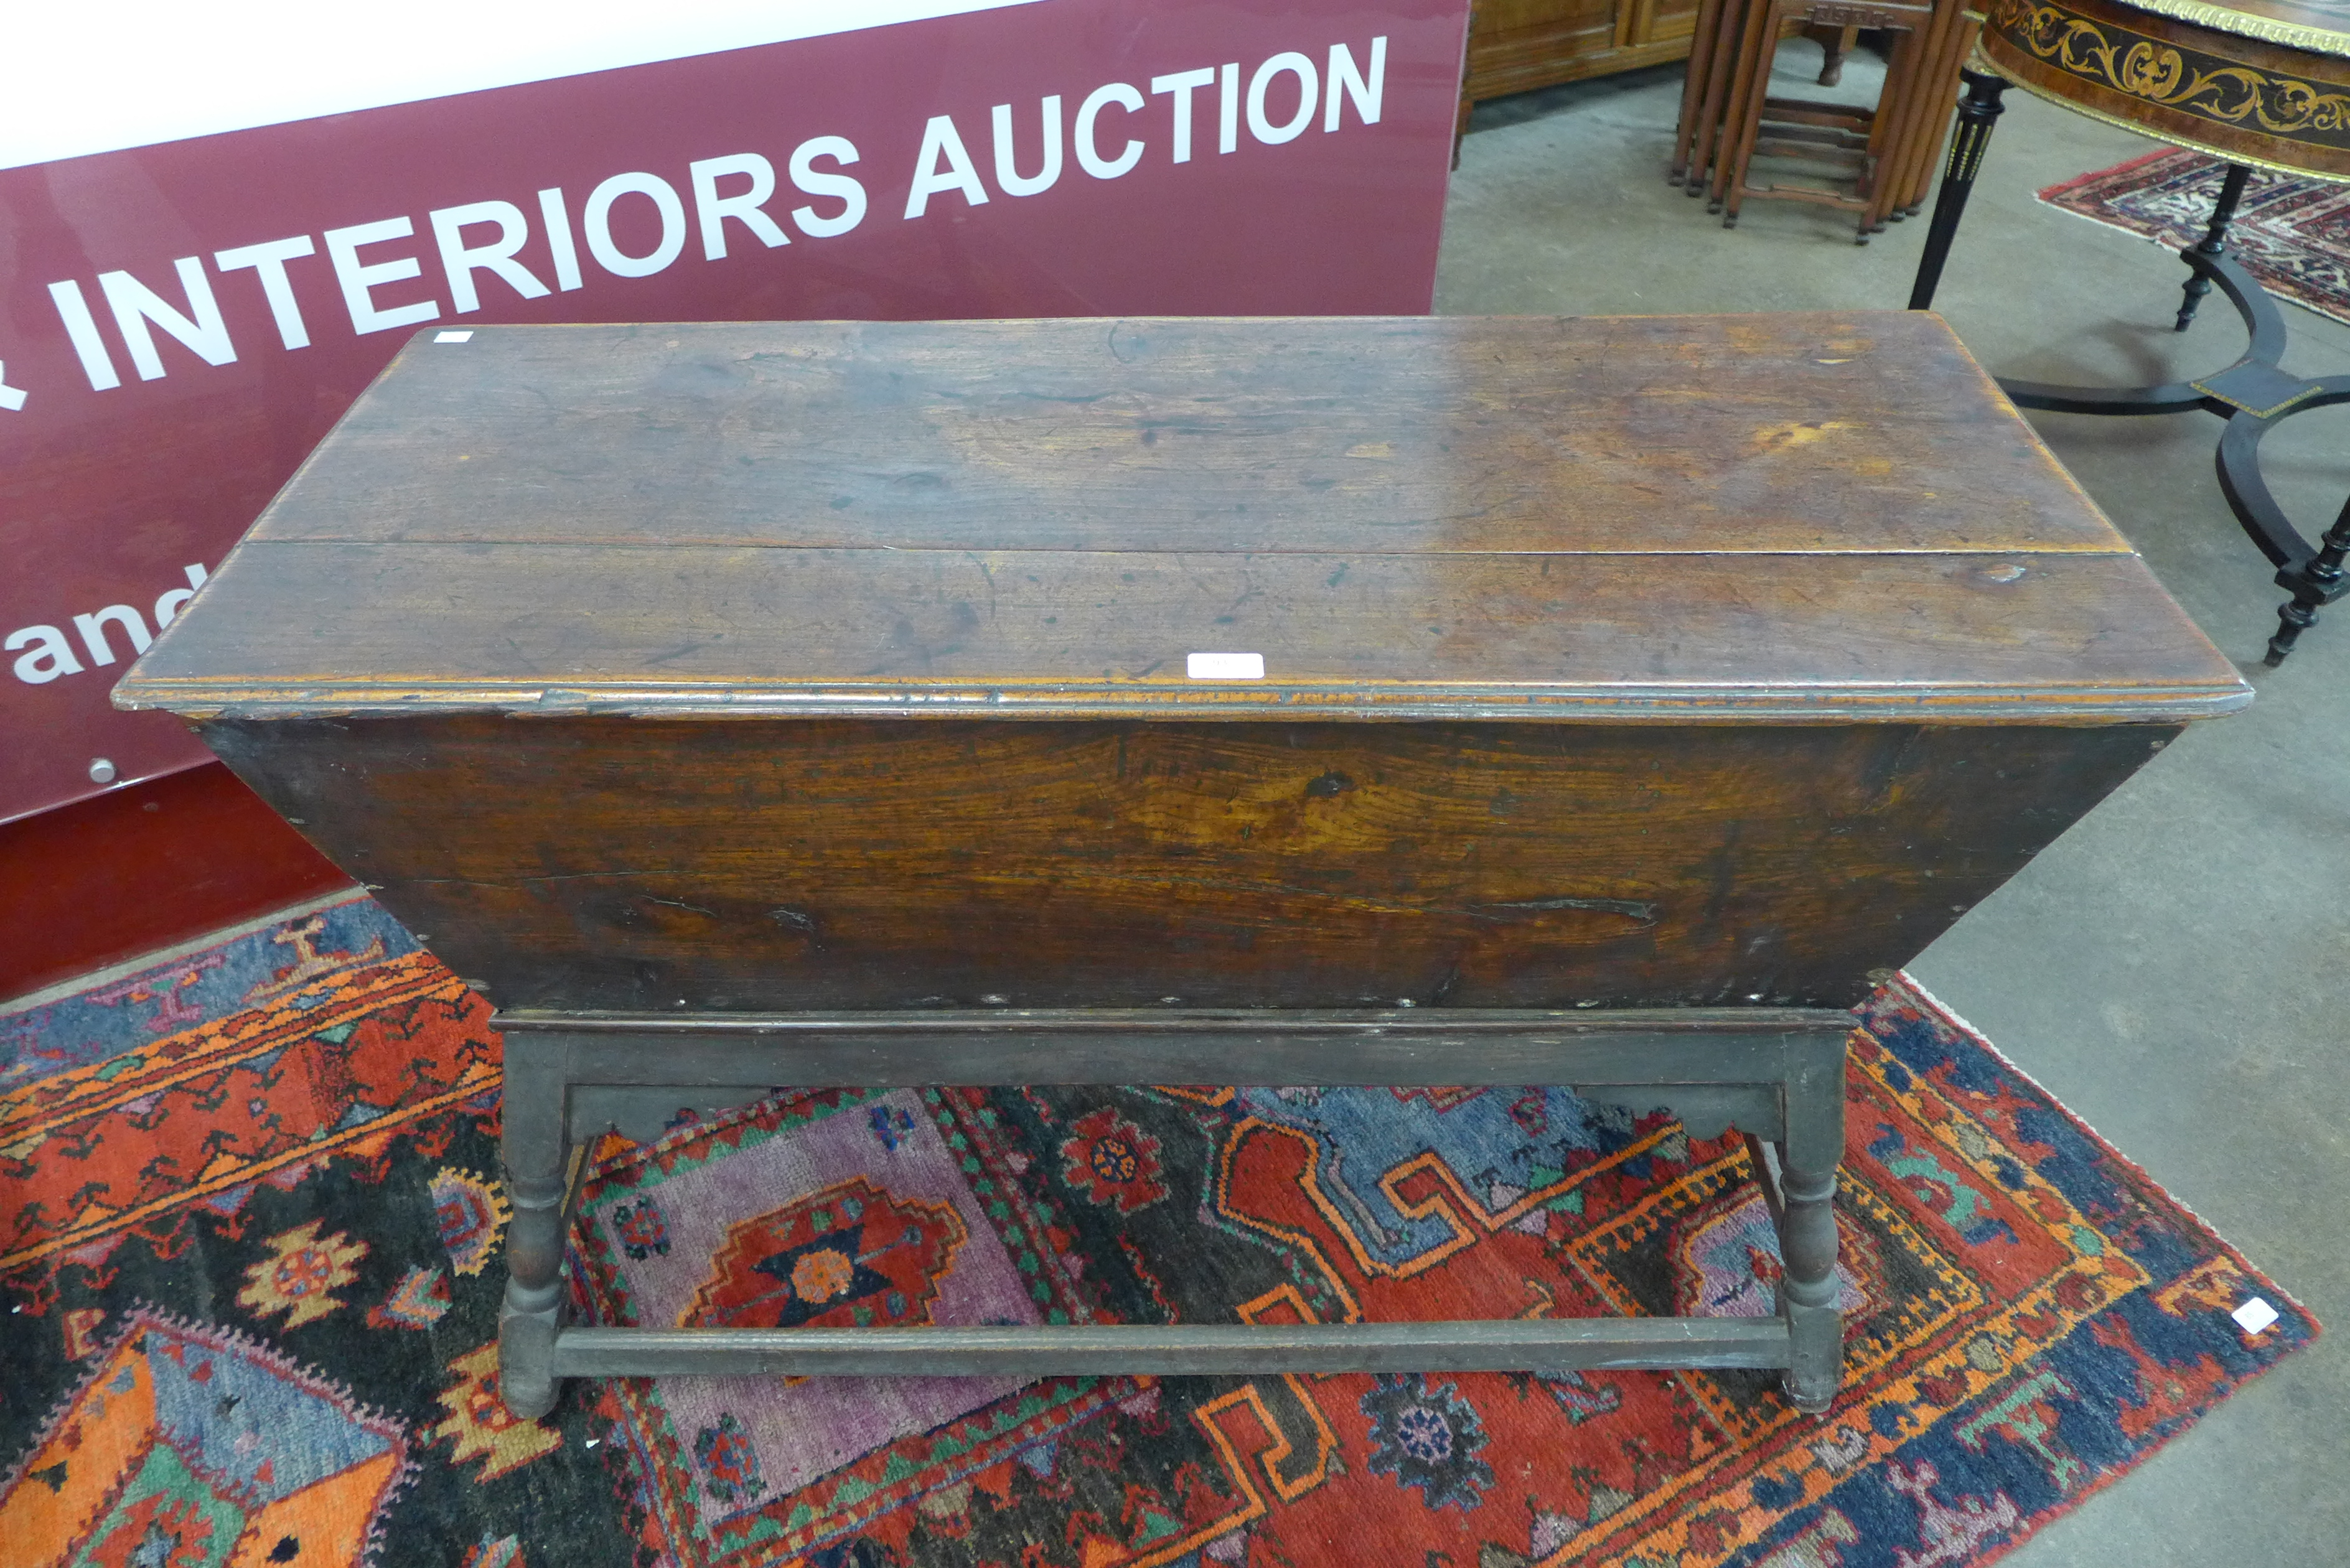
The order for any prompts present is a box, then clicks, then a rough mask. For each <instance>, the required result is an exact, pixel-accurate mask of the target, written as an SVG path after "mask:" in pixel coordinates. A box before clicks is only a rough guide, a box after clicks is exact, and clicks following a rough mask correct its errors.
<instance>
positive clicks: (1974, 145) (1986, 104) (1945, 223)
mask: <svg viewBox="0 0 2350 1568" xmlns="http://www.w3.org/2000/svg"><path fill="white" fill-rule="evenodd" d="M1959 76H1960V78H1961V79H1962V80H1963V81H1965V83H1966V84H1967V96H1966V98H1965V99H1963V100H1961V101H1960V104H1959V125H1958V129H1957V130H1954V131H1952V132H1951V133H1950V161H1949V162H1948V163H1946V164H1944V165H1943V167H1942V188H1941V190H1940V192H1939V193H1937V194H1936V196H1935V197H1934V217H1933V222H1932V223H1931V225H1930V226H1929V227H1928V229H1927V230H1926V250H1925V254H1922V255H1920V256H1919V257H1918V281H1917V282H1916V283H1914V284H1912V285H1911V286H1910V288H1909V308H1910V309H1912V310H1930V309H1932V308H1933V306H1934V290H1935V289H1936V288H1938V287H1939V286H1941V282H1942V264H1943V263H1944V262H1946V261H1948V260H1949V259H1950V242H1951V241H1952V240H1953V239H1955V238H1957V237H1958V233H1959V220H1960V218H1962V217H1964V216H1965V215H1966V211H1967V197H1968V196H1969V195H1970V194H1971V193H1972V192H1973V191H1974V188H1975V171H1977V170H1979V169H1981V167H1982V160H1983V150H1984V149H1985V148H1987V147H1989V146H1990V145H1991V121H1993V120H1995V119H1998V118H1999V117H2000V115H2001V114H2002V113H2003V112H2004V106H2002V104H2001V102H2000V101H1999V100H2000V99H2001V98H2002V97H2003V96H2005V94H2006V92H2007V83H2006V82H2005V81H2003V80H2002V79H2001V78H1998V77H1994V76H1988V75H1985V74H1983V73H1981V72H1980V71H1960V73H1959Z"/></svg>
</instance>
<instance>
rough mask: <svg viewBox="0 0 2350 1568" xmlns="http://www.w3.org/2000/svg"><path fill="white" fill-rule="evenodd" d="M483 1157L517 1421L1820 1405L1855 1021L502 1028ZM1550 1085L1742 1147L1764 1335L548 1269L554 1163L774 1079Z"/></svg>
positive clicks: (1635, 1014)
mask: <svg viewBox="0 0 2350 1568" xmlns="http://www.w3.org/2000/svg"><path fill="white" fill-rule="evenodd" d="M495 1022H496V1026H497V1028H498V1029H500V1030H501V1031H502V1032H503V1033H504V1035H505V1043H506V1044H505V1049H506V1057H505V1106H504V1159H505V1170H506V1184H507V1190H508V1192H509V1194H510V1196H511V1198H512V1200H513V1203H514V1220H513V1223H512V1225H511V1228H510V1229H509V1230H508V1231H507V1240H506V1256H507V1264H508V1269H509V1275H508V1281H507V1285H506V1293H505V1303H504V1309H503V1311H502V1312H501V1314H500V1319H499V1332H498V1345H499V1367H500V1386H501V1387H502V1389H503V1391H504V1398H505V1401H506V1404H507V1406H508V1407H509V1408H510V1409H512V1410H513V1411H514V1412H515V1414H516V1415H518V1416H523V1417H537V1416H542V1415H545V1414H546V1412H547V1411H548V1410H550V1409H551V1408H553V1407H554V1404H555V1400H556V1393H557V1388H558V1385H559V1381H560V1380H561V1379H563V1378H565V1377H583V1376H646V1375H651V1376H666V1375H676V1374H699V1375H722V1376H723V1375H741V1374H751V1373H767V1374H787V1375H791V1376H827V1375H834V1376H877V1375H883V1376H886V1375H919V1376H979V1375H1003V1374H1010V1375H1015V1376H1051V1375H1068V1374H1079V1373H1107V1372H1124V1373H1149V1374H1158V1375H1161V1376H1179V1375H1189V1374H1203V1373H1252V1372H1309V1371H1310V1372H1386V1371H1418V1372H1471V1371H1544V1370H1553V1369H1564V1368H1569V1367H1575V1368H1633V1367H1650V1368H1682V1367H1690V1368H1694V1367H1779V1368H1783V1370H1784V1374H1785V1376H1784V1379H1783V1381H1784V1385H1785V1388H1786V1392H1787V1397H1788V1398H1789V1400H1790V1401H1791V1402H1792V1403H1793V1404H1794V1405H1795V1407H1797V1408H1799V1409H1803V1410H1807V1411H1820V1410H1825V1408H1826V1407H1827V1405H1828V1401H1829V1400H1830V1398H1831V1397H1833V1396H1834V1395H1835V1388H1836V1384H1837V1382H1838V1379H1839V1378H1840V1376H1841V1375H1842V1370H1843V1317H1842V1314H1840V1313H1839V1312H1838V1311H1837V1310H1836V1307H1835V1299H1836V1282H1835V1258H1836V1231H1835V1212H1834V1207H1833V1203H1834V1198H1835V1182H1836V1167H1837V1164H1838V1162H1839V1160H1840V1159H1841V1158H1842V1155H1843V1149H1844V1084H1845V1043H1846V1037H1847V1035H1848V1034H1849V1033H1851V1030H1852V1027H1853V1022H1852V1016H1851V1014H1849V1013H1846V1012H1834V1011H1828V1010H1824V1009H1808V1008H1804V1009H1798V1008H1725V1009H1698V1008H1690V1009H1650V1010H1640V1011H1625V1012H1597V1011H1594V1012H1571V1013H1562V1012H1518V1011H1505V1010H1470V1009H1461V1010H1447V1011H1446V1012H1444V1013H1443V1014H1442V1015H1440V1016H1436V1015H1430V1014H1428V1013H1415V1012H1401V1011H1394V1012H1304V1011H1300V1012H1269V1011H1268V1012H1210V1011H1179V1010H1173V1009H1169V1010H1164V1011H1159V1010H1153V1011H1148V1012H1144V1011H1131V1012H1128V1011H1107V1010H1055V1011H1034V1012H1016V1011H1009V1010H991V1011H985V1012H886V1013H880V1012H868V1013H829V1014H826V1013H806V1014H795V1013H781V1014H766V1015H757V1014H731V1013H730V1014H710V1013H703V1014H700V1015H670V1014H629V1013H615V1012H560V1011H555V1010H536V1009H533V1010H518V1011H514V1012H500V1013H499V1014H498V1015H497V1018H496V1021H495ZM1150 1083H1159V1084H1167V1083H1198V1084H1244V1085H1292V1084H1294V1085H1333V1086H1335V1085H1375V1086H1383V1087H1398V1088H1401V1087H1412V1086H1423V1085H1450V1084H1482V1085H1519V1084H1551V1085H1567V1086H1569V1087H1572V1088H1574V1089H1575V1091H1576V1092H1578V1093H1580V1094H1582V1095H1584V1096H1586V1097H1587V1098H1591V1099H1594V1100H1597V1101H1600V1102H1602V1103H1605V1104H1611V1105H1618V1106H1626V1107H1627V1108H1629V1109H1633V1110H1636V1111H1645V1110H1649V1109H1653V1108H1655V1107H1657V1106H1668V1107H1669V1108H1671V1109H1672V1110H1673V1111H1674V1112H1675V1113H1676V1114H1677V1115H1678V1116H1679V1117H1680V1118H1681V1120H1682V1122H1683V1123H1684V1124H1685V1125H1686V1126H1687V1127H1689V1129H1690V1133H1691V1135H1692V1136H1694V1137H1719V1136H1721V1133H1722V1132H1724V1131H1726V1130H1728V1129H1729V1128H1731V1127H1736V1128H1738V1129H1739V1130H1740V1131H1741V1132H1743V1133H1744V1134H1745V1135H1746V1136H1747V1137H1748V1140H1749V1144H1750V1147H1751V1149H1752V1153H1753V1155H1754V1158H1755V1165H1756V1169H1757V1171H1758V1173H1759V1175H1760V1177H1761V1179H1762V1181H1763V1189H1764V1192H1765V1195H1766V1197H1767V1199H1769V1203H1770V1208H1771V1212H1772V1216H1773V1220H1775V1221H1776V1223H1777V1225H1778V1230H1779V1242H1780V1251H1781V1255H1782V1258H1783V1262H1784V1272H1783V1277H1782V1279H1781V1282H1780V1285H1779V1292H1778V1298H1779V1299H1778V1312H1777V1315H1776V1316H1774V1317H1769V1318H1555V1319H1544V1320H1537V1321H1531V1322H1529V1321H1517V1320H1505V1321H1458V1322H1437V1323H1378V1324H1367V1323H1347V1324H1278V1325H1266V1326H1262V1327H1260V1326H1254V1325H1245V1324H1201V1325H1193V1324H1170V1325H1151V1324H1084V1325H1076V1326H1068V1327H1063V1326H1053V1327H1031V1328H997V1327H975V1328H963V1327H920V1328H902V1327H900V1328H871V1329H859V1328H823V1329H673V1328H600V1327H586V1326H575V1325H568V1324H565V1323H564V1322H563V1321H562V1319H563V1300H564V1295H565V1287H564V1282H563V1280H562V1277H561V1275H562V1260H563V1251H564V1241H565V1232H566V1229H567V1225H568V1221H569V1217H570V1206H571V1201H572V1199H574V1197H575V1196H576V1192H577V1188H576V1185H575V1184H574V1183H572V1182H571V1181H569V1180H568V1179H567V1177H568V1173H569V1171H570V1168H571V1156H572V1151H573V1149H574V1148H575V1147H578V1146H581V1145H584V1144H586V1143H587V1142H589V1141H591V1140H592V1139H593V1138H594V1137H596V1136H597V1135H598V1133H599V1132H601V1131H602V1130H604V1129H605V1128H607V1127H615V1126H618V1127H622V1128H623V1129H624V1130H625V1129H635V1130H638V1131H640V1132H650V1131H652V1130H654V1129H657V1128H658V1127H659V1126H660V1122H661V1120H662V1119H663V1118H664V1117H666V1116H667V1115H668V1114H669V1113H670V1112H671V1111H673V1110H674V1109H675V1108H676V1107H677V1106H679V1105H681V1104H686V1103H692V1102H696V1101H700V1102H701V1103H702V1104H706V1105H715V1104H723V1103H728V1102H730V1101H734V1102H739V1101H742V1100H743V1099H744V1098H745V1097H746V1096H747V1097H750V1098H756V1097H759V1096H764V1095H765V1094H768V1093H770V1092H772V1091H773V1090H774V1089H775V1088H776V1087H777V1086H786V1085H787V1086H792V1087H800V1088H822V1087H834V1086H840V1087H854V1086H858V1085H869V1086H888V1087H899V1086H908V1085H916V1086H919V1085H943V1084H962V1085H1017V1084H1097V1085H1117V1084H1150Z"/></svg>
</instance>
